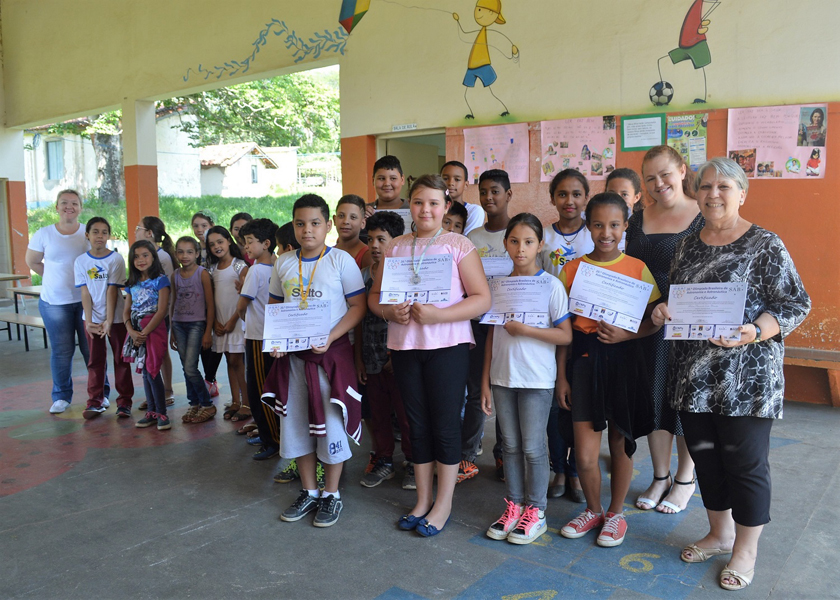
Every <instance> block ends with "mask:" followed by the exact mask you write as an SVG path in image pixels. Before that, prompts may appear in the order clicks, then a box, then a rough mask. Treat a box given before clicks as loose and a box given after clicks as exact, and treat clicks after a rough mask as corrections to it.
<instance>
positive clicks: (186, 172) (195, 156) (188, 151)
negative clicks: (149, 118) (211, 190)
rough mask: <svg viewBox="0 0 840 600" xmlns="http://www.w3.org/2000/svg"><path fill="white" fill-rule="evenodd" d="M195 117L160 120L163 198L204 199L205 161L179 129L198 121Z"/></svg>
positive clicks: (159, 142)
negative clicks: (203, 177)
mask: <svg viewBox="0 0 840 600" xmlns="http://www.w3.org/2000/svg"><path fill="white" fill-rule="evenodd" d="M195 119H196V117H195V116H194V115H180V116H179V115H178V114H177V113H172V114H170V115H167V116H165V117H161V118H160V119H158V120H157V125H156V130H157V135H156V138H157V161H158V192H159V193H160V195H161V196H181V197H185V196H187V197H190V196H200V195H201V161H200V159H199V151H198V148H193V147H192V146H190V138H189V136H187V135H186V134H185V133H183V132H182V131H181V130H180V129H178V128H177V127H176V126H177V125H178V124H180V122H181V121H182V120H183V121H195Z"/></svg>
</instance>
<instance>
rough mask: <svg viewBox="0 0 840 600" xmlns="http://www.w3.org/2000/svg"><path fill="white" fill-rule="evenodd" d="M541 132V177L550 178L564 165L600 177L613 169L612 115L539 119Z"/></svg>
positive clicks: (541, 179) (543, 178) (590, 177)
mask: <svg viewBox="0 0 840 600" xmlns="http://www.w3.org/2000/svg"><path fill="white" fill-rule="evenodd" d="M540 132H541V133H540V137H541V143H540V153H541V155H542V167H541V169H540V171H541V173H540V181H551V180H552V178H553V177H554V176H555V175H556V174H557V173H559V172H560V171H562V170H563V169H577V170H578V171H580V172H581V173H583V174H584V175H585V176H586V177H587V178H589V179H592V180H599V179H604V178H605V177H606V176H607V175H609V174H610V173H611V172H612V171H613V170H614V169H615V138H616V131H615V117H587V118H584V119H564V120H562V121H542V122H541V123H540Z"/></svg>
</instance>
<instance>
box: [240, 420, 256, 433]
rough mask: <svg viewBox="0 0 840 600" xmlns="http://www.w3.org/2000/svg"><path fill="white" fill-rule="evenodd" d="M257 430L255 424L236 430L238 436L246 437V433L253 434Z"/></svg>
mask: <svg viewBox="0 0 840 600" xmlns="http://www.w3.org/2000/svg"><path fill="white" fill-rule="evenodd" d="M256 429H257V426H256V425H254V424H253V423H248V424H247V425H243V426H242V427H240V428H239V429H237V430H236V435H245V434H246V433H251V432H252V431H255V430H256Z"/></svg>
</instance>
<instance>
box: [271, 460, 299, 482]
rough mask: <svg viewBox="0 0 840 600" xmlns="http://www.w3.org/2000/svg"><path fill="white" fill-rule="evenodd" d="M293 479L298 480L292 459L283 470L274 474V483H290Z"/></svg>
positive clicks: (295, 465) (296, 469)
mask: <svg viewBox="0 0 840 600" xmlns="http://www.w3.org/2000/svg"><path fill="white" fill-rule="evenodd" d="M295 479H300V473H298V468H297V463H296V462H295V459H292V462H290V463H289V465H288V466H287V467H286V468H285V469H283V470H281V471H278V472H277V473H275V474H274V481H276V482H277V483H291V482H293V481H294V480H295Z"/></svg>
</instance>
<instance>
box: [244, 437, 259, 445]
mask: <svg viewBox="0 0 840 600" xmlns="http://www.w3.org/2000/svg"><path fill="white" fill-rule="evenodd" d="M245 443H246V444H248V445H249V446H262V439H260V437H259V436H256V437H249V438H248V439H247V440H245Z"/></svg>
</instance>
